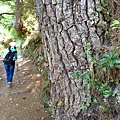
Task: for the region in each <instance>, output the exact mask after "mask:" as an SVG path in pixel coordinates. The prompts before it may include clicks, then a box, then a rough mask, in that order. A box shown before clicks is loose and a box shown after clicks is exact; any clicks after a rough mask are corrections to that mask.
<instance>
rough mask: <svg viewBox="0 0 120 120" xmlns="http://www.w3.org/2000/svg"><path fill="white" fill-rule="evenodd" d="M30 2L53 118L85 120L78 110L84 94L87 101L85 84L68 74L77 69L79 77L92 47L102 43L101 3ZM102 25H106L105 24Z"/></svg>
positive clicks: (92, 0)
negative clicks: (38, 32)
mask: <svg viewBox="0 0 120 120" xmlns="http://www.w3.org/2000/svg"><path fill="white" fill-rule="evenodd" d="M34 1H35V7H36V13H37V16H38V18H39V19H38V20H39V24H40V28H41V35H42V41H43V43H44V49H45V57H46V60H47V61H48V69H49V78H50V80H51V96H52V103H53V107H54V118H55V119H56V120H87V119H88V118H89V116H88V115H85V113H84V112H82V109H81V106H83V105H84V104H85V101H84V98H85V95H88V98H89V101H90V96H89V94H90V92H89V89H88V88H87V82H86V81H85V80H82V81H79V80H78V79H77V78H74V77H73V76H72V75H71V73H72V72H73V71H75V70H78V71H79V74H82V73H83V72H84V71H86V70H87V69H89V68H90V66H91V56H92V55H93V54H95V53H96V48H97V49H98V50H99V49H101V45H102V44H105V38H104V34H105V31H106V27H105V28H104V29H103V28H100V26H98V25H99V24H100V23H101V21H104V15H103V13H102V11H101V10H100V6H102V5H103V0H34ZM104 25H106V26H107V24H106V23H105V22H104ZM85 45H86V46H87V47H84V46H85ZM86 48H87V52H86ZM83 52H85V53H86V54H85V55H83V54H81V53H83ZM77 88H79V89H77ZM94 117H95V116H94ZM94 119H96V120H98V118H94Z"/></svg>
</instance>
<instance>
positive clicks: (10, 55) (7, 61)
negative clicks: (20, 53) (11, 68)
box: [3, 49, 17, 65]
mask: <svg viewBox="0 0 120 120" xmlns="http://www.w3.org/2000/svg"><path fill="white" fill-rule="evenodd" d="M16 52H17V51H14V52H11V50H10V49H9V52H8V53H7V55H6V56H5V58H4V60H3V62H4V64H7V65H15V60H13V57H14V56H15V53H16Z"/></svg>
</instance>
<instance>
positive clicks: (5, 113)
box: [0, 58, 51, 120]
mask: <svg viewBox="0 0 120 120" xmlns="http://www.w3.org/2000/svg"><path fill="white" fill-rule="evenodd" d="M17 64H18V67H17V66H16V68H15V74H14V78H13V85H12V88H8V87H7V83H6V78H5V70H4V67H3V62H2V59H0V120H51V118H50V117H49V115H48V113H47V111H45V110H44V108H43V106H42V105H41V104H40V100H41V95H42V86H43V81H42V80H41V76H40V74H39V72H38V71H37V70H35V67H34V65H33V63H32V62H31V61H30V60H23V59H22V58H19V59H18V60H17Z"/></svg>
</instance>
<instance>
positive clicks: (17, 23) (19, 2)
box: [13, 0, 23, 35]
mask: <svg viewBox="0 0 120 120" xmlns="http://www.w3.org/2000/svg"><path fill="white" fill-rule="evenodd" d="M15 5H16V6H15V7H16V8H15V16H14V21H13V27H14V28H15V29H16V31H17V32H18V33H19V34H20V35H22V34H23V33H22V28H23V23H22V13H23V0H15Z"/></svg>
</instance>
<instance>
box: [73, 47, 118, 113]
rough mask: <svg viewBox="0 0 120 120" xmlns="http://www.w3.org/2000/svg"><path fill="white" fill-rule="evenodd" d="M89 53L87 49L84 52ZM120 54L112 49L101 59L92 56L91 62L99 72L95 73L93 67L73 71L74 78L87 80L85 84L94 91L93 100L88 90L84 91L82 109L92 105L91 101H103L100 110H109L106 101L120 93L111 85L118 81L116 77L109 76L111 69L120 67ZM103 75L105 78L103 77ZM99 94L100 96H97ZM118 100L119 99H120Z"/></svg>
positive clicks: (96, 102) (94, 102)
mask: <svg viewBox="0 0 120 120" xmlns="http://www.w3.org/2000/svg"><path fill="white" fill-rule="evenodd" d="M85 46H87V45H85ZM88 49H89V48H88ZM87 53H88V51H87V49H86V50H85V53H84V54H87ZM119 56H120V53H118V52H116V49H115V50H111V51H109V52H108V53H104V54H103V55H102V58H101V59H99V60H97V59H96V57H95V56H93V57H92V58H91V63H93V65H94V66H95V67H96V69H98V72H99V73H94V70H91V68H89V69H88V70H87V71H84V72H83V73H82V74H81V73H80V71H79V70H76V71H74V72H73V73H71V75H72V76H73V77H74V78H76V79H78V80H79V81H80V82H81V81H86V82H87V84H85V85H83V86H84V87H85V88H86V87H87V91H89V90H90V91H91V90H92V91H94V93H93V94H94V99H93V101H90V96H89V95H88V94H87V92H86V93H84V94H85V95H84V96H85V98H84V104H83V105H82V106H81V108H80V109H81V110H86V109H87V108H88V107H90V104H91V103H92V104H98V103H99V102H101V104H100V107H99V110H100V111H101V110H102V112H107V111H108V110H109V109H108V106H106V104H105V105H104V103H107V100H108V99H109V97H110V96H113V95H114V94H116V93H118V89H116V90H115V91H114V93H113V91H112V90H111V86H110V85H111V84H114V83H116V82H117V81H116V79H111V78H110V76H109V74H108V77H107V73H109V71H110V70H116V69H120V58H119ZM100 73H103V74H100ZM103 75H105V76H106V77H103ZM102 77H103V78H104V79H101V78H102ZM76 90H79V87H77V88H76ZM92 91H91V92H92ZM97 96H99V97H100V98H97ZM96 98H97V99H96ZM101 100H102V101H101ZM116 100H117V101H119V99H116Z"/></svg>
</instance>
